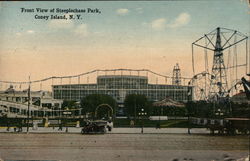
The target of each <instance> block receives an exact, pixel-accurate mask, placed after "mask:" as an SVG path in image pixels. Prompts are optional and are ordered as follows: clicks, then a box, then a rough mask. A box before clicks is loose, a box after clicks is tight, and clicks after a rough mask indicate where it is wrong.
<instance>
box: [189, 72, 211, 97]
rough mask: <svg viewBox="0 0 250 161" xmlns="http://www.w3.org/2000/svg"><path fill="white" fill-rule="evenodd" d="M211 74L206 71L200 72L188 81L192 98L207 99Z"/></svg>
mask: <svg viewBox="0 0 250 161" xmlns="http://www.w3.org/2000/svg"><path fill="white" fill-rule="evenodd" d="M213 78H214V76H213V75H211V74H209V73H208V72H201V73H198V74H196V75H194V76H193V77H192V78H191V80H190V81H189V83H188V84H189V86H192V87H193V96H194V100H197V101H198V100H203V101H207V100H208V99H209V91H210V85H211V80H212V79H213Z"/></svg>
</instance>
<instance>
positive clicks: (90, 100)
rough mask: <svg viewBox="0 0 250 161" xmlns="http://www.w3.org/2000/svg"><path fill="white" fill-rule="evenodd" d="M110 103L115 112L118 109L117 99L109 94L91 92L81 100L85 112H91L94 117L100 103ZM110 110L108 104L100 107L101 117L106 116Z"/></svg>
mask: <svg viewBox="0 0 250 161" xmlns="http://www.w3.org/2000/svg"><path fill="white" fill-rule="evenodd" d="M102 104H108V105H109V106H111V107H112V109H113V114H114V113H115V109H116V105H117V103H116V101H115V100H114V99H113V98H112V97H111V96H109V95H104V94H91V95H88V96H86V97H85V98H83V99H82V100H81V108H82V112H83V114H87V113H91V115H92V117H94V114H95V111H96V108H97V107H98V106H99V105H102ZM108 110H110V109H109V108H108V107H107V106H106V108H105V106H103V108H100V109H98V114H99V117H101V116H105V114H106V113H107V112H108Z"/></svg>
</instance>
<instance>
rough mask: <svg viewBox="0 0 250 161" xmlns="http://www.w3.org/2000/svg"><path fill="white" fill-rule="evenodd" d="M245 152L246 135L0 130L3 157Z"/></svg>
mask: <svg viewBox="0 0 250 161" xmlns="http://www.w3.org/2000/svg"><path fill="white" fill-rule="evenodd" d="M248 155H249V138H248V136H211V135H208V134H192V135H188V134H104V135H103V134H99V135H81V134H72V133H67V134H55V133H47V134H44V133H43V134H42V133H41V134H40V133H33V134H32V133H30V134H25V133H19V134H16V133H0V158H2V159H3V160H61V161H85V160H86V161H116V160H122V161H123V160H124V161H125V160H126V161H134V160H135V161H181V160H196V161H211V160H218V161H219V160H227V161H229V160H230V159H235V160H236V159H238V160H239V161H245V160H247V159H243V158H247V156H248ZM240 159H241V160H240Z"/></svg>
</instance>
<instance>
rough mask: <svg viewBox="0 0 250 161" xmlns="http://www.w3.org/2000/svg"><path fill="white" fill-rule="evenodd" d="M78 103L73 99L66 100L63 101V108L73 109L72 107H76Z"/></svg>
mask: <svg viewBox="0 0 250 161" xmlns="http://www.w3.org/2000/svg"><path fill="white" fill-rule="evenodd" d="M76 107H77V104H76V101H72V100H64V101H63V103H62V109H66V108H68V109H72V108H76Z"/></svg>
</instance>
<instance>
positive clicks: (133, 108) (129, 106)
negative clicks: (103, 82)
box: [124, 94, 150, 117]
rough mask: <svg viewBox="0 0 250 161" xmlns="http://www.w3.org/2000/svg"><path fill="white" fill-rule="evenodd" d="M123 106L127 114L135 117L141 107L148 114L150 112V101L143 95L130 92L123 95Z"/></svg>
mask: <svg viewBox="0 0 250 161" xmlns="http://www.w3.org/2000/svg"><path fill="white" fill-rule="evenodd" d="M124 107H125V109H126V113H127V115H128V116H130V117H131V116H132V117H134V116H135V117H136V116H138V113H139V112H141V109H142V108H143V109H144V111H145V112H146V113H147V115H149V113H150V102H149V101H148V100H147V97H146V96H145V95H140V94H130V95H127V96H126V97H125V100H124Z"/></svg>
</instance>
